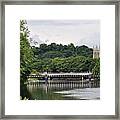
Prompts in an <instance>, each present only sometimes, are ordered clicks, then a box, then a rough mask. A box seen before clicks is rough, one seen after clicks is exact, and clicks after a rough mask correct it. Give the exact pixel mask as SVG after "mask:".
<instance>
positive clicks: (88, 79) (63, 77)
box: [27, 73, 100, 88]
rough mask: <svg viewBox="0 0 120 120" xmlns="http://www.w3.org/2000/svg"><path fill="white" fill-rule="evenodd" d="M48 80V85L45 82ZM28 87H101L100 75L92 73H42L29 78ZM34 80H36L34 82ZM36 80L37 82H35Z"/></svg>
mask: <svg viewBox="0 0 120 120" xmlns="http://www.w3.org/2000/svg"><path fill="white" fill-rule="evenodd" d="M45 78H47V84H46V81H45ZM28 79H29V80H28V82H27V84H28V85H41V84H46V85H47V86H53V84H54V85H57V86H59V87H60V86H62V85H71V86H72V85H74V86H77V87H80V88H87V87H99V86H100V80H99V75H96V76H93V75H92V73H41V74H38V75H37V74H31V75H30V76H28ZM32 79H34V80H32ZM35 79H36V80H35Z"/></svg>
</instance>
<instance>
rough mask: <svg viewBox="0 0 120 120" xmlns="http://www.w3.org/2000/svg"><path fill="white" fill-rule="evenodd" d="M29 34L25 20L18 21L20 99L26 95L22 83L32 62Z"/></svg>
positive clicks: (28, 72)
mask: <svg viewBox="0 0 120 120" xmlns="http://www.w3.org/2000/svg"><path fill="white" fill-rule="evenodd" d="M29 33H30V31H29V30H28V27H27V23H26V21H25V20H21V21H20V94H21V96H22V97H27V96H26V95H28V94H27V93H26V92H27V89H26V86H25V85H24V82H25V81H26V80H27V76H28V75H29V74H30V72H31V64H32V61H33V51H32V49H31V46H30V43H29Z"/></svg>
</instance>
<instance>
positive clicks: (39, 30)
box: [27, 20, 100, 48]
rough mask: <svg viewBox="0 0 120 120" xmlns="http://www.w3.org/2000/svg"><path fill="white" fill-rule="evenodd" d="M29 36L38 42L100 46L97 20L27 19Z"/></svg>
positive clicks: (98, 22)
mask: <svg viewBox="0 0 120 120" xmlns="http://www.w3.org/2000/svg"><path fill="white" fill-rule="evenodd" d="M27 25H28V29H29V30H30V37H31V38H32V40H33V41H34V42H32V43H31V45H33V43H35V42H36V43H38V44H36V46H39V44H42V43H46V44H50V43H56V44H63V45H68V44H70V43H73V44H74V45H75V46H82V45H86V46H88V47H90V48H93V46H100V21H99V20H27Z"/></svg>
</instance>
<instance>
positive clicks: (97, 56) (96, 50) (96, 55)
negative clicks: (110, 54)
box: [93, 46, 100, 59]
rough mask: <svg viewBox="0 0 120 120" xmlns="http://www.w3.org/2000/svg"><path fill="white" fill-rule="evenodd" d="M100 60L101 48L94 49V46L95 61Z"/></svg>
mask: <svg viewBox="0 0 120 120" xmlns="http://www.w3.org/2000/svg"><path fill="white" fill-rule="evenodd" d="M95 58H96V59H98V58H100V48H98V46H96V47H94V46H93V59H95Z"/></svg>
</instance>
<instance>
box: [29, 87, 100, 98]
mask: <svg viewBox="0 0 120 120" xmlns="http://www.w3.org/2000/svg"><path fill="white" fill-rule="evenodd" d="M27 89H28V91H29V92H30V94H31V97H32V98H30V99H32V100H99V99H100V88H77V87H68V86H65V87H57V86H54V87H46V86H45V85H41V86H39V85H37V86H35V85H29V86H27Z"/></svg>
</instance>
